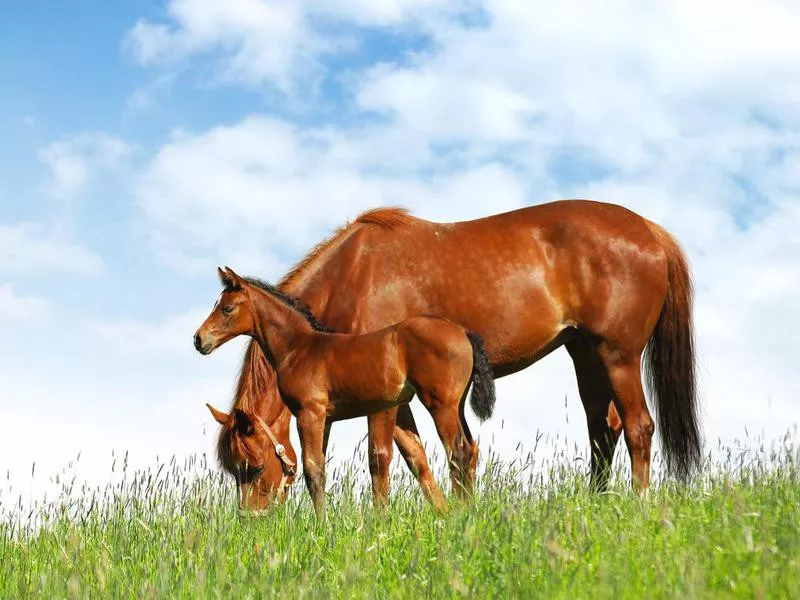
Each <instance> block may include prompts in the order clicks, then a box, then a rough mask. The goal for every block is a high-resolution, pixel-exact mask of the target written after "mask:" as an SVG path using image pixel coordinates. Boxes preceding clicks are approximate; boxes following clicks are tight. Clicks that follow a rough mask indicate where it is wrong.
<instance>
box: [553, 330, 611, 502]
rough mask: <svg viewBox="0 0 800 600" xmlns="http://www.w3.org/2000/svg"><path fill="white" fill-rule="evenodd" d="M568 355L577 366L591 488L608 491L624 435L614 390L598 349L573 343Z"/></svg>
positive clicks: (590, 344) (568, 346)
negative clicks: (620, 440)
mask: <svg viewBox="0 0 800 600" xmlns="http://www.w3.org/2000/svg"><path fill="white" fill-rule="evenodd" d="M566 347H567V351H568V352H569V355H570V357H572V362H573V364H574V365H575V375H576V376H577V378H578V391H579V392H580V396H581V402H583V409H584V411H586V424H587V426H588V428H589V446H590V451H591V457H592V470H591V479H590V481H591V485H592V487H593V488H594V489H596V490H598V491H601V492H602V491H605V490H606V489H607V488H608V480H609V477H610V475H611V465H612V461H613V459H614V449H615V448H616V446H617V440H618V439H619V436H620V434H621V433H622V421H621V420H620V418H619V415H618V414H617V411H616V410H615V408H614V390H613V388H612V387H611V381H610V380H609V377H608V371H607V370H606V366H605V365H604V364H603V361H602V360H601V359H600V356H599V355H598V353H597V349H596V346H595V345H594V344H592V343H590V342H589V341H587V340H584V339H577V340H574V341H572V342H569V343H568V344H567V345H566Z"/></svg>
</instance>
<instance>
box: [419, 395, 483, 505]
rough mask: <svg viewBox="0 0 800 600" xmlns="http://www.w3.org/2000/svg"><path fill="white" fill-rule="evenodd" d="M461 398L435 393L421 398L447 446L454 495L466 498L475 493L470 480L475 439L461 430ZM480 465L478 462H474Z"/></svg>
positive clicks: (446, 451)
mask: <svg viewBox="0 0 800 600" xmlns="http://www.w3.org/2000/svg"><path fill="white" fill-rule="evenodd" d="M459 396H460V395H452V396H451V395H450V394H448V395H446V396H444V397H440V396H437V394H436V393H435V392H433V391H432V390H420V391H419V398H420V400H421V401H422V403H423V404H424V405H425V408H427V409H428V411H429V412H430V413H431V416H432V417H433V421H434V423H435V424H436V431H437V432H438V434H439V438H440V439H441V440H442V444H443V445H444V450H445V455H446V456H447V464H448V467H449V469H450V482H451V484H452V489H453V493H454V494H455V495H456V496H457V497H459V498H463V497H465V496H467V495H469V494H471V492H472V487H471V484H470V481H471V478H470V477H469V473H470V469H471V463H472V462H473V455H475V458H476V459H477V455H476V454H475V452H474V447H473V442H472V438H471V437H469V434H468V433H467V432H465V431H464V430H463V429H462V426H461V419H460V417H459V404H458V400H457V398H459ZM474 462H475V464H476V465H477V460H475V461H474Z"/></svg>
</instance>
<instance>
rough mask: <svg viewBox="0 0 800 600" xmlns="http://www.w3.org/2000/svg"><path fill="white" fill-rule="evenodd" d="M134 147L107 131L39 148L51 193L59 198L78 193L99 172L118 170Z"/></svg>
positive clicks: (70, 138)
mask: <svg viewBox="0 0 800 600" xmlns="http://www.w3.org/2000/svg"><path fill="white" fill-rule="evenodd" d="M133 149H134V147H133V146H132V145H130V144H128V143H127V142H125V141H124V140H122V139H120V138H118V137H115V136H112V135H109V134H107V133H102V132H100V133H80V134H77V135H74V136H71V137H69V138H65V139H61V140H58V141H55V142H51V143H50V144H48V145H47V146H45V147H44V148H42V149H41V150H40V151H39V157H40V158H41V160H42V161H44V163H45V164H47V166H48V167H49V168H50V172H51V176H52V178H53V182H52V193H53V195H55V196H56V197H59V198H69V197H72V196H75V195H77V194H79V193H80V192H81V191H82V190H83V189H84V187H85V186H86V184H87V183H88V182H89V180H90V179H91V178H92V177H94V176H96V174H97V173H98V172H100V171H108V170H115V169H118V168H119V167H120V166H122V165H123V163H124V161H125V160H127V159H128V158H129V157H130V155H131V153H132V152H133Z"/></svg>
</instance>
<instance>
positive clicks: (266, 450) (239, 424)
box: [206, 404, 297, 511]
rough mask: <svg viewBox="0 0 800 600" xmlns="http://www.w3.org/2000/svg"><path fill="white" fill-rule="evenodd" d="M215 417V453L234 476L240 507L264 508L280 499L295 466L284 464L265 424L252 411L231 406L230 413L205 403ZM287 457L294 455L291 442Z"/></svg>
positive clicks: (295, 458)
mask: <svg viewBox="0 0 800 600" xmlns="http://www.w3.org/2000/svg"><path fill="white" fill-rule="evenodd" d="M206 406H208V410H210V411H211V414H212V415H213V417H214V419H215V420H216V421H217V423H219V424H220V425H222V430H221V431H220V434H219V439H218V440H217V454H218V456H219V459H220V462H221V463H222V466H223V468H225V470H226V471H228V472H229V473H231V474H232V475H233V476H234V477H235V478H236V483H237V485H238V486H239V491H240V506H241V508H242V509H243V510H248V511H254V510H265V509H267V508H268V507H269V506H270V505H271V504H272V503H273V501H275V500H277V501H278V502H279V503H283V502H284V501H285V499H286V493H287V492H288V490H289V487H290V486H291V485H292V482H293V481H294V477H295V475H294V468H293V467H292V468H291V469H289V468H288V467H287V465H285V464H283V463H282V461H281V459H280V457H279V455H278V452H277V448H276V447H275V444H274V443H273V441H272V440H271V439H270V437H269V435H268V433H267V429H266V427H267V425H266V424H265V423H264V421H262V420H261V419H260V418H259V417H258V416H257V415H256V414H255V413H254V412H253V411H251V410H249V409H246V410H241V409H238V408H236V409H234V410H233V411H232V412H231V413H230V414H228V413H224V412H222V411H220V410H217V409H216V408H214V407H213V406H211V405H210V404H206ZM286 451H287V453H288V457H289V459H290V460H291V461H292V462H293V463H294V462H296V460H297V457H296V456H295V454H294V450H293V449H292V447H291V445H289V446H288V447H287V448H286Z"/></svg>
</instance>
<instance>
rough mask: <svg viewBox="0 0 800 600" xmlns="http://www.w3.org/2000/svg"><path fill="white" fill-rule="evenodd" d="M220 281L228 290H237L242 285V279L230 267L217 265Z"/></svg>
mask: <svg viewBox="0 0 800 600" xmlns="http://www.w3.org/2000/svg"><path fill="white" fill-rule="evenodd" d="M217 275H218V276H219V281H220V283H221V284H222V286H223V287H224V288H225V289H226V290H235V289H238V288H240V287H241V281H239V276H238V275H236V273H232V272H231V271H230V270H229V269H228V267H225V268H222V267H217Z"/></svg>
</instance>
